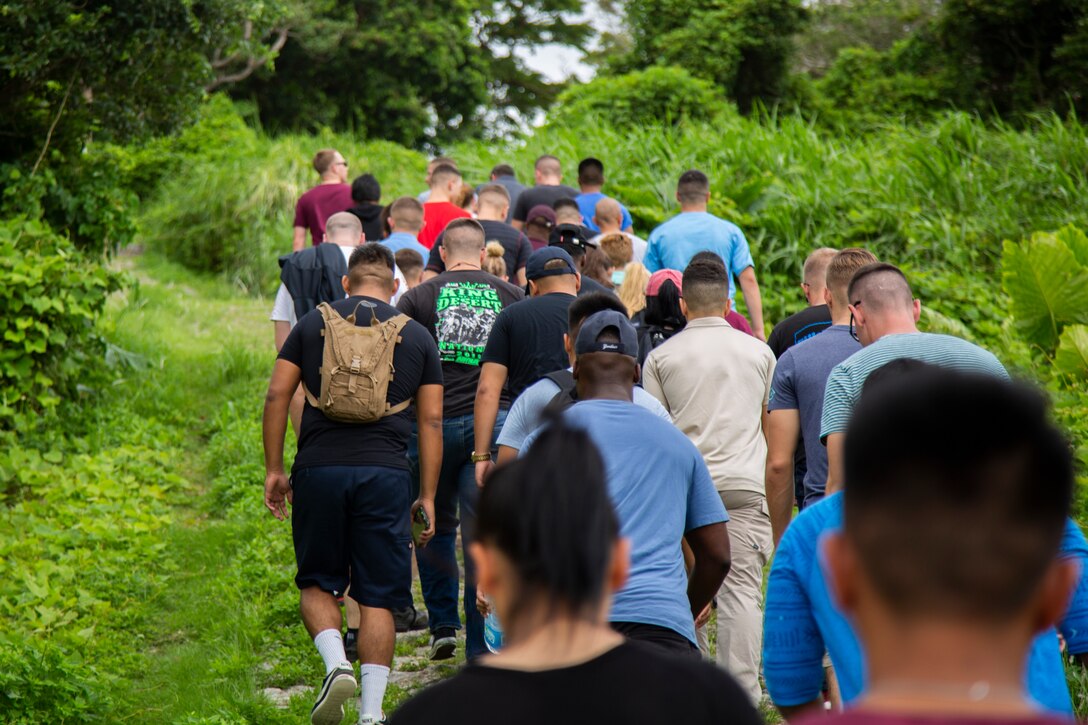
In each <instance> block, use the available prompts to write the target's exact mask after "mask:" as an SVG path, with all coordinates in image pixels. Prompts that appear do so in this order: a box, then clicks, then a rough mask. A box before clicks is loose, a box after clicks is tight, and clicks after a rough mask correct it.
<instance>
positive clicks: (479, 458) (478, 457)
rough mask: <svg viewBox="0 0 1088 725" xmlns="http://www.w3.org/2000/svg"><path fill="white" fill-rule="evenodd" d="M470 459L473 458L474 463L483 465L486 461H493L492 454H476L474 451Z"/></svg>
mask: <svg viewBox="0 0 1088 725" xmlns="http://www.w3.org/2000/svg"><path fill="white" fill-rule="evenodd" d="M470 458H471V460H472V462H473V463H483V462H484V461H490V460H491V453H490V452H487V453H476V452H475V451H473V453H472V456H471V457H470Z"/></svg>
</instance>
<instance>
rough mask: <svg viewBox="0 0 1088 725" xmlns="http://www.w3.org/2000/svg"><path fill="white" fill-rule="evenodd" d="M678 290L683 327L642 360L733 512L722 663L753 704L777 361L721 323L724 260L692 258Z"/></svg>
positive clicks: (648, 382) (655, 391) (721, 596)
mask: <svg viewBox="0 0 1088 725" xmlns="http://www.w3.org/2000/svg"><path fill="white" fill-rule="evenodd" d="M682 288H683V297H682V298H681V300H680V307H681V310H682V311H683V313H684V317H685V318H686V319H687V325H686V326H685V327H684V329H683V330H681V331H680V332H678V333H676V334H675V335H673V336H672V337H670V338H669V339H668V340H666V341H665V342H664V343H662V344H661V345H660V346H659V347H657V348H655V349H654V350H653V352H651V353H650V355H649V357H647V359H646V370H645V374H644V376H643V384H644V385H645V387H646V392H648V393H650V394H651V395H653V396H654V397H655V398H657V399H658V400H660V401H661V404H662V405H664V406H665V410H667V411H669V414H670V415H671V416H672V419H673V422H674V423H675V424H676V427H677V428H679V429H680V430H681V431H683V432H684V434H685V435H687V436H688V438H690V439H691V441H692V442H693V443H694V444H695V446H696V448H698V449H699V452H700V453H702V455H703V459H704V460H705V461H706V464H707V467H708V468H709V469H710V475H711V477H712V478H713V480H714V485H715V486H716V487H717V490H718V493H719V494H720V495H721V499H722V502H723V503H724V504H725V508H726V509H727V510H728V511H729V516H730V524H729V538H730V543H731V545H732V552H733V566H732V568H731V569H730V571H729V576H728V577H726V580H725V583H724V584H723V585H722V588H721V590H720V591H719V592H718V598H717V601H718V663H719V664H721V665H722V666H723V667H724V668H725V669H726V670H727V671H729V673H730V674H732V675H733V676H734V677H736V678H737V680H738V682H739V683H740V685H741V687H742V688H743V689H744V691H745V692H747V693H748V696H749V698H751V700H752V702H753V703H758V702H759V700H760V697H761V691H760V687H759V653H760V640H761V637H762V635H763V611H762V604H763V567H764V565H765V564H766V563H767V560H768V559H769V558H770V556H771V552H772V550H773V544H772V540H771V522H770V518H769V517H768V513H767V494H766V488H765V486H764V465H765V463H766V460H767V443H766V440H765V439H764V433H763V421H764V419H765V417H766V409H767V398H768V396H769V392H770V387H771V378H772V376H773V375H774V365H775V360H774V355H772V354H771V351H770V349H768V348H767V346H766V345H765V344H763V343H762V342H760V341H759V340H757V339H755V338H754V337H752V336H750V335H746V334H744V333H743V332H740V331H739V330H735V329H733V328H732V327H731V326H730V325H729V323H727V322H726V321H725V314H726V312H727V311H728V310H729V277H728V273H727V272H726V270H725V267H724V265H722V264H721V263H720V262H718V261H716V260H715V261H710V260H706V261H703V260H700V261H695V262H692V263H691V264H690V265H688V267H687V269H685V270H684V276H683V280H682Z"/></svg>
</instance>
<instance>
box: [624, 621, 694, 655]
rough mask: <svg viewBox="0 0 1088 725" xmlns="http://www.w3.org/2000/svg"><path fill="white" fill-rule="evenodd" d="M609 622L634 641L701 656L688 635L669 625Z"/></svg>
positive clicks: (668, 650)
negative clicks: (670, 627) (672, 628)
mask: <svg viewBox="0 0 1088 725" xmlns="http://www.w3.org/2000/svg"><path fill="white" fill-rule="evenodd" d="M609 624H610V625H611V626H612V629H614V630H616V631H617V632H619V633H620V634H622V635H623V636H624V637H626V638H627V639H629V640H631V641H632V642H643V643H645V644H647V645H652V646H653V647H655V648H657V650H658V651H659V652H669V653H671V654H678V655H685V656H688V657H696V658H697V657H700V654H699V648H698V647H696V646H695V645H694V644H692V643H691V642H690V641H689V640H688V638H687V637H685V636H684V635H682V634H680V633H679V632H674V631H673V630H671V629H669V628H668V627H660V626H658V625H656V624H646V623H644V622H609Z"/></svg>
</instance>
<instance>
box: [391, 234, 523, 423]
mask: <svg viewBox="0 0 1088 725" xmlns="http://www.w3.org/2000/svg"><path fill="white" fill-rule="evenodd" d="M436 246H437V245H436ZM524 296H525V293H524V292H522V291H521V289H520V288H519V287H515V286H514V285H512V284H509V283H508V282H503V281H502V280H501V279H499V278H498V277H495V276H493V275H490V274H488V273H487V272H480V271H477V270H474V269H468V270H456V271H453V272H444V273H442V274H440V275H438V276H437V277H435V278H434V279H430V280H428V281H426V282H424V283H423V284H421V285H419V286H417V287H415V288H413V289H410V290H408V291H407V292H406V293H405V294H404V296H403V297H401V298H400V302H398V303H397V308H398V309H399V310H400V311H401V312H403V313H404V314H406V315H408V316H409V317H411V318H412V319H413V320H415V321H416V322H418V323H419V324H421V325H423V327H425V328H427V330H428V331H429V332H430V333H431V335H432V336H433V337H434V340H435V342H437V343H438V356H439V359H441V360H442V378H443V380H444V381H445V388H444V390H443V400H442V415H443V417H445V418H454V417H457V416H459V415H469V414H471V413H472V408H473V405H474V404H475V402H476V386H477V385H478V384H479V382H480V358H481V357H483V354H484V347H485V346H486V345H487V338H488V336H489V335H490V334H491V328H492V327H493V326H494V324H495V320H496V319H497V318H498V316H499V313H500V312H501V311H502V310H503V309H505V308H507V307H509V306H510V305H512V304H514V303H515V302H517V301H519V300H521V299H522V298H523V297H524ZM499 406H500V407H502V408H509V407H510V398H509V397H507V396H505V395H504V396H503V398H502V400H501V402H500V403H499Z"/></svg>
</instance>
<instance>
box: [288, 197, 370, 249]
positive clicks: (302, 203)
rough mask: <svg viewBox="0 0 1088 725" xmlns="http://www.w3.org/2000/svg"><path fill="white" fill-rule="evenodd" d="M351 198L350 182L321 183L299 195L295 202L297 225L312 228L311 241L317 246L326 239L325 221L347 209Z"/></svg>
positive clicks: (353, 203)
mask: <svg viewBox="0 0 1088 725" xmlns="http://www.w3.org/2000/svg"><path fill="white" fill-rule="evenodd" d="M354 205H355V202H354V201H352V200H351V185H350V184H321V185H320V186H315V187H314V188H312V189H310V190H309V191H307V192H306V193H305V194H303V195H302V196H301V197H299V200H298V203H297V204H295V226H296V227H306V228H307V229H309V230H310V243H311V244H313V245H314V246H315V247H316V246H317V245H318V244H321V242H323V241H324V240H325V222H326V220H328V218H329V217H331V216H332V215H333V214H335V213H336V212H338V211H347V210H348V209H350V208H351V207H352V206H354Z"/></svg>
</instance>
